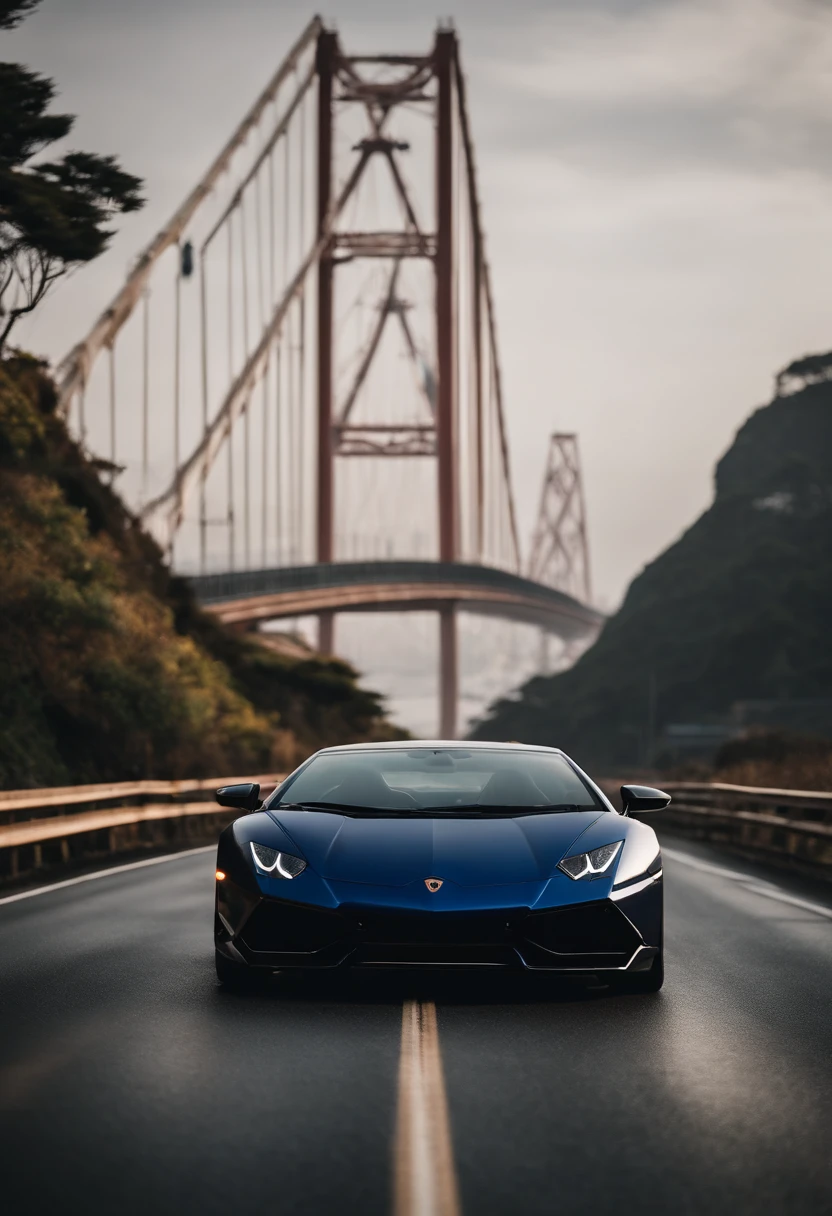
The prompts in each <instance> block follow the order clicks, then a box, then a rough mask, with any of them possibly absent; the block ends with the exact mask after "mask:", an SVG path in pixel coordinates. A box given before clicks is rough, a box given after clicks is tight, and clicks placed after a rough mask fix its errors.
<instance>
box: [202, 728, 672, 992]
mask: <svg viewBox="0 0 832 1216" xmlns="http://www.w3.org/2000/svg"><path fill="white" fill-rule="evenodd" d="M216 798H217V802H218V803H219V804H220V805H221V806H225V807H232V808H236V809H237V810H239V811H241V812H244V813H243V814H241V815H240V817H239V818H237V819H236V820H235V821H234V822H233V823H232V824H231V825H230V826H229V827H227V828H226V829H225V831H223V833H222V834H221V836H220V839H219V845H218V849H217V868H216V913H215V943H216V965H217V974H218V977H219V980H220V982H221V983H222V984H223V985H227V986H230V987H236V988H243V987H247V986H250V985H251V984H252V983H253V982H254V981H256V980H257V979H258V978H259V977H262V976H264V975H267V974H269V973H272V972H276V971H286V970H289V969H293V968H295V969H306V970H312V969H323V968H342V967H362V968H366V967H425V968H427V967H430V968H433V967H444V968H449V967H454V968H461V967H478V968H506V969H512V968H513V969H516V970H518V971H527V972H546V973H561V974H566V975H571V976H594V977H598V978H599V979H600V981H601V982H602V983H610V984H613V985H618V986H621V987H626V988H628V989H630V990H637V991H643V992H655V991H657V990H658V989H659V988H660V987H661V985H662V982H663V978H664V964H663V914H662V907H663V905H662V862H661V853H660V850H659V843H658V840H657V838H656V834H655V832H654V831H653V829H652V828H651V827H649V826H648V825H647V824H644V823H642V822H640V820H639V819H635V818H633V817H632V813H633V812H636V813H638V814H641V813H642V812H645V811H657V810H660V809H661V808H663V807H665V806H666V805H667V804H668V803H669V802H670V798H669V796H668V795H667V794H664V793H662V792H661V791H660V790H655V789H651V788H648V787H645V786H638V785H624V786H622V787H621V801H622V811H621V812H619V811H617V810H616V809H615V807H614V806H613V805H612V803H611V802H610V801H609V800H608V799H607V798H606V796H605V795H604V793H603V792H602V791H601V789H600V788H599V787H598V786H597V785H596V784H595V783H594V782H593V781H592V780H590V778H589V777H588V776H587V775H586V773H584V772H583V771H582V770H581V769H580V768H579V767H578V765H577V764H575V763H574V761H572V760H571V759H570V758H569V757H568V756H567V755H565V754H564V753H563V752H562V751H560V750H559V749H556V748H547V747H533V746H525V745H521V744H501V743H453V742H430V741H427V742H410V741H408V742H397V743H370V744H356V745H351V746H343V747H331V748H326V749H324V750H323V751H319V752H317V753H316V754H315V755H313V756H312V757H310V758H309V759H308V760H307V761H305V762H304V763H303V764H301V765H300V767H299V768H297V769H296V770H295V772H293V773H292V774H291V775H290V776H289V777H287V778H286V780H285V781H283V782H282V784H280V785H279V786H278V787H277V788H276V789H275V790H274V792H273V793H272V794H270V795H269V797H268V798H267V799H266V800H265V801H261V799H260V787H259V786H258V785H256V784H240V785H231V786H225V787H223V788H222V789H220V790H218V791H217V794H216Z"/></svg>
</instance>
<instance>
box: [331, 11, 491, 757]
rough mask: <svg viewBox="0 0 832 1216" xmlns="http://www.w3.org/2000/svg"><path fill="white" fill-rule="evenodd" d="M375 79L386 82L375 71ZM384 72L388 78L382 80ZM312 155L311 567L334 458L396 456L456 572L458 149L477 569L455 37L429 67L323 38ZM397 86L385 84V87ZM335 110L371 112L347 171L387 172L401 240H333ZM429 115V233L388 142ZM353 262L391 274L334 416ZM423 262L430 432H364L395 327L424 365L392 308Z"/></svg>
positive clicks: (370, 426)
mask: <svg viewBox="0 0 832 1216" xmlns="http://www.w3.org/2000/svg"><path fill="white" fill-rule="evenodd" d="M380 69H381V71H380ZM384 69H389V70H388V71H384ZM317 76H318V133H317V139H318V148H317V222H318V233H319V236H320V237H321V238H322V239H323V240H324V241H325V244H324V248H323V251H322V253H321V256H320V259H319V263H318V309H317V342H318V384H317V445H318V446H317V509H316V515H317V529H316V544H317V551H316V557H317V560H318V562H322V563H323V562H331V561H333V560H334V559H335V556H336V554H335V546H334V533H335V526H334V525H335V519H334V504H335V494H334V477H335V462H336V459H337V458H339V457H340V458H345V457H350V456H361V457H365V458H366V457H372V458H376V459H392V458H395V459H399V458H401V457H403V456H420V457H428V458H430V459H433V460H434V461H435V462H436V468H437V475H436V490H437V512H436V517H437V521H438V537H437V542H438V543H437V556H438V558H439V561H441V562H455V561H457V560H458V559H459V557H460V551H459V451H458V417H457V414H458V403H457V388H458V378H457V363H458V358H459V353H458V349H457V347H458V331H457V323H456V322H457V301H456V298H455V272H456V259H457V251H456V248H455V239H456V208H457V206H458V205H459V201H458V199H457V175H456V172H455V156H456V155H457V148H456V146H455V144H456V142H457V140H459V141H460V142H461V143H462V144H463V148H462V154H463V156H464V157H465V158H466V160H467V163H468V176H467V186H468V191H467V193H468V200H467V203H468V208H469V222H470V229H471V234H472V239H471V252H470V257H471V273H472V277H473V292H472V301H473V312H474V316H473V318H472V322H473V323H472V330H473V335H474V341H473V345H472V350H471V356H472V358H473V363H474V371H473V380H474V392H475V396H476V402H475V416H474V417H475V422H474V431H475V434H474V452H475V457H474V461H473V465H474V468H473V478H474V483H475V501H476V504H477V505H476V521H475V534H476V537H477V540H476V547H477V550H478V552H477V554H476V555H475V556H476V557H477V559H478V560H479V559H481V556H482V534H483V513H484V497H485V485H484V481H485V471H484V452H483V436H482V393H483V335H482V316H483V299H482V294H483V267H482V261H483V251H482V241H481V235H480V218H479V202H478V198H477V195H476V183H475V180H474V170H473V162H472V160H471V147H470V137H469V133H468V124H467V116H466V113H465V108H464V83H463V81H462V75H461V70H460V64H459V48H458V44H457V37H456V34H455V32H454V31H453V30H452V29H448V28H441V27H440V29H439V30H438V31H437V33H436V39H435V43H434V46H433V49H432V51H431V53H430V54H428V55H422V56H419V55H383V54H382V55H372V56H360V55H347V54H345V53H344V52H343V51H342V50H341V47H340V44H339V40H338V35H337V34H336V33H334V32H331V31H326V30H324V31H322V32H321V33H320V34H319V36H318V53H317ZM391 76H392V78H391ZM336 102H338V103H342V104H341V107H340V108H343V105H344V104H346V105H348V106H357V107H360V108H361V109H363V110H364V111H365V112H366V118H367V120H368V129H367V133H366V135H365V136H364V137H363V138H362V139H360V140H358V141H357V142H356V143H355V144H354V145H353V149H352V151H353V156H354V158H355V163H354V167H353V169H352V170H351V173H350V175H349V177H348V180H350V181H352V179H353V175H354V176H355V180H356V182H357V181H358V179H359V178H360V176H361V175H362V173H363V172H364V169H365V167H366V165H367V164H368V163H369V161H370V159H371V158H373V157H380V158H381V159H382V160H383V161H386V163H387V165H388V167H389V170H390V174H391V178H392V183H393V186H394V189H395V192H396V194H397V195H398V199H399V202H400V204H401V227H400V228H399V229H397V230H393V231H390V230H384V231H379V230H375V231H373V230H369V231H368V230H366V229H361V230H358V231H356V230H353V231H346V230H344V229H339V230H338V231H334V232H333V231H330V232H329V234H328V235H327V226H328V224H329V223H330V216H331V214H332V210H333V207H334V205H335V202H336V199H335V196H334V192H333V179H334V172H333V147H334V143H335V139H334V137H335V133H336V132H335V128H336V116H335V115H336V104H335V103H336ZM407 105H410V106H413V105H419V106H423V107H424V106H428V107H429V108H432V109H433V112H434V122H433V124H432V130H433V141H432V142H433V148H432V153H431V155H430V160H431V161H432V164H433V172H434V195H435V202H434V209H433V211H434V214H433V217H432V223H431V225H430V227H429V229H428V230H425V229H423V228H422V227H421V226H420V223H419V220H418V218H417V209H416V206H415V205H414V201H413V198H412V196H411V190H410V188H409V186H408V183H407V179H406V175H405V172H404V169H403V165H402V160H403V157H402V154H403V153H407V152H408V151H409V150H410V146H409V144H406V143H403V142H401V141H399V140H396V139H395V138H393V137H392V136H391V135H389V134H388V133H387V132H388V130H389V124H390V119H391V117H392V116H393V115H394V114H395V111H396V109H397V108H399V107H402V106H407ZM357 257H363V258H376V259H379V260H381V261H383V262H386V263H387V265H388V266H389V272H388V275H387V290H386V293H385V296H384V299H383V300H382V301H381V302H380V305H379V317H378V323H377V326H376V328H375V330H374V332H373V333H372V335H371V337H370V341H369V343H368V345H367V348H366V350H365V352H364V353H363V356H362V358H361V360H360V362H359V365H358V368H357V371H356V372H355V376H354V379H353V381H352V384H351V386H350V387H349V389H348V391H347V393H346V395H345V397H344V399H343V403H342V404H340V405H339V404H336V401H335V397H334V392H333V369H334V367H335V366H336V362H337V359H336V350H335V346H336V342H335V335H334V329H333V299H334V295H335V284H334V279H335V272H336V270H337V268H338V267H339V265H341V264H343V263H345V262H347V261H351V260H352V259H355V258H357ZM410 258H418V259H429V260H431V261H432V262H433V267H434V291H433V297H434V299H433V311H434V331H435V364H434V366H433V367H432V368H430V367H428V366H427V365H425V366H424V367H423V369H422V382H423V383H422V387H423V393H424V396H425V398H426V404H427V407H428V419H427V421H425V422H423V423H421V424H419V425H415V426H414V425H413V424H412V423H407V422H406V421H404V420H402V421H399V422H396V421H391V420H390V418H389V417H388V418H387V419H386V420H382V419H378V420H375V419H370V420H365V421H364V422H362V423H361V424H355V423H354V422H353V421H352V420H351V414H352V410H353V406H354V405H355V402H356V400H357V398H358V396H359V394H360V392H361V389H362V387H363V385H364V383H365V381H366V378H367V375H368V372H369V371H370V368H371V365H372V363H373V361H374V359H375V357H376V355H377V352H378V350H379V345H380V341H381V337H382V334H383V332H384V329H385V326H386V325H387V323H388V322H389V321H390V320H391V318H397V319H398V321H399V323H400V325H401V327H402V329H403V331H404V335H405V339H406V342H407V346H408V349H409V351H410V354H411V358H412V359H414V361H415V360H417V359H418V358H419V353H418V351H417V347H416V344H415V342H414V339H413V335H412V333H411V331H410V328H409V326H408V322H407V303H406V302H405V301H403V300H401V299H400V298H399V297H398V296H397V283H398V278H399V271H400V268H401V266H402V263H403V261H404V260H405V259H410ZM439 616H440V634H439V637H440V660H439V669H440V734H441V735H442V736H443V737H444V738H453V737H454V736H455V733H456V705H457V699H458V653H457V622H456V611H455V608H454V607H453V606H452V605H451V606H445V607H443V608H441V609H440V611H439ZM319 646H320V649H321V650H323V651H326V652H329V651H332V650H333V646H334V638H333V613H331V612H328V613H322V614H321V616H320V618H319Z"/></svg>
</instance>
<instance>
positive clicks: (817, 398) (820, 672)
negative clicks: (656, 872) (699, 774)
mask: <svg viewBox="0 0 832 1216" xmlns="http://www.w3.org/2000/svg"><path fill="white" fill-rule="evenodd" d="M716 488H717V493H716V498H715V501H714V503H713V505H712V506H711V507H710V508H709V510H707V511H706V512H705V513H704V515H702V516H701V518H700V519H699V520H697V522H696V523H695V524H694V525H693V526H692V527H691V528H690V529H689V530H688V531H687V532H686V533H685V534H684V535H683V536H682V537H681V538H680V539H679V540H678V541H677V542H676V543H675V544H674V545H672V546H671V547H670V548H669V549H668V550H667V551H666V552H665V553H663V554H662V555H661V556H660V557H659V558H658V559H656V560H655V561H654V562H652V563H651V564H650V565H649V566H648V567H647V568H646V569H645V570H644V571H643V572H642V573H641V574H640V575H639V576H638V578H636V579H635V581H634V582H633V583H632V585H631V586H630V588H629V590H628V592H627V595H626V597H625V600H624V603H623V604H622V606H621V608H620V610H619V611H618V612H617V613H616V614H615V616H613V617H612V618H611V619H610V620H609V621H608V622H607V624H606V626H605V628H604V630H603V632H602V634H601V636H600V638H599V639H598V641H597V642H596V644H595V645H594V646H593V647H592V648H591V649H590V650H589V651H587V653H586V654H585V655H584V656H583V657H582V658H581V659H580V660H579V662H578V663H576V665H575V666H574V667H573V668H572V669H571V670H570V671H567V672H564V673H562V674H560V675H557V676H554V677H546V678H544V677H537V678H535V679H533V680H531V681H529V682H528V683H527V684H526V685H525V687H524V688H523V689H522V690H521V692H520V696H519V699H517V700H509V699H506V700H503V701H500V702H498V703H497V704H496V705H494V706H492V707H491V710H490V711H489V714H488V716H487V717H486V718H485V719H484V721H483V722H481V723H480V724H479V725H478V727H477V728H476V730H475V732H474V733H475V736H476V737H479V738H498V739H499V738H502V739H504V738H514V739H520V740H524V741H529V742H539V743H548V744H556V745H559V746H563V747H565V748H567V749H568V750H570V751H572V752H573V753H574V754H575V755H576V757H577V758H578V759H579V760H584V761H585V762H586V763H587V764H593V765H597V766H600V767H601V768H606V769H607V771H613V770H614V768H615V767H617V766H622V767H623V766H627V765H634V764H636V765H637V764H643V763H644V762H645V759H646V752H647V739H646V734H647V729H648V727H647V721H648V715H649V713H650V709H649V705H650V699H651V691H650V690H651V683H652V682H653V681H655V690H656V694H657V696H656V706H655V709H656V714H657V719H656V729H657V733H660V732H661V730H662V729H663V727H664V726H665V725H666V724H668V723H671V722H690V721H700V722H701V721H709V720H716V719H719V718H722V717H724V716H725V715H726V714H727V713H728V712H729V711H730V707H731V705H732V704H733V702H735V701H738V700H745V699H757V698H761V699H764V698H801V697H828V696H830V690H832V646H830V643H829V622H830V620H832V561H831V560H830V555H831V554H832V385H830V384H829V383H820V384H817V385H813V386H810V387H808V388H806V389H804V390H803V391H802V392H799V393H796V394H794V395H793V396H791V397H786V398H775V400H774V401H773V402H772V403H771V404H770V405H768V406H766V407H764V408H763V409H760V410H758V411H757V412H756V413H755V414H753V415H752V417H751V418H750V419H749V420H748V421H747V422H746V424H745V425H744V426H743V427H742V429H741V430H740V432H739V434H738V435H737V438H736V440H735V442H734V444H733V445H732V447H731V448H730V450H729V451H728V452H727V453H726V455H725V456H724V457H723V459H722V460H721V461H720V463H719V466H718V468H717V473H716Z"/></svg>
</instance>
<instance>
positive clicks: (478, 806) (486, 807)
mask: <svg viewBox="0 0 832 1216" xmlns="http://www.w3.org/2000/svg"><path fill="white" fill-rule="evenodd" d="M424 809H425V811H428V812H429V811H460V812H463V811H477V812H478V813H479V814H482V813H483V812H486V813H487V812H492V813H493V814H495V815H500V814H503V813H504V812H506V811H512V812H514V811H524V812H527V813H528V814H534V813H535V812H540V813H541V814H545V813H546V812H548V811H594V810H596V809H597V808H596V807H594V806H579V805H578V803H577V802H546V803H539V804H531V805H530V804H529V803H528V802H524V803H522V804H517V805H514V804H512V803H509V802H507V803H505V804H497V803H493V802H492V803H483V802H464V803H456V804H454V805H452V806H426V807H425V808H424Z"/></svg>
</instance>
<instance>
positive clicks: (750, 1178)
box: [0, 842, 832, 1216]
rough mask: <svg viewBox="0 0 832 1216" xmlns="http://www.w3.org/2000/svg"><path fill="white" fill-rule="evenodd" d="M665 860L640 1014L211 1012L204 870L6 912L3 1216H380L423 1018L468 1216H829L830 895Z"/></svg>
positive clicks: (163, 868) (478, 1006)
mask: <svg viewBox="0 0 832 1216" xmlns="http://www.w3.org/2000/svg"><path fill="white" fill-rule="evenodd" d="M668 843H671V842H668ZM672 847H673V849H674V850H675V851H677V852H678V854H679V855H678V856H670V857H667V856H666V864H665V875H666V883H665V892H666V900H667V926H666V935H667V942H666V945H667V956H668V958H667V980H666V984H665V988H664V990H663V991H662V992H661V993H660V994H658V995H656V996H624V995H617V996H610V995H608V994H606V993H605V992H603V991H601V992H585V991H584V990H582V989H573V988H566V989H564V988H560V989H557V988H555V989H553V988H550V987H548V986H545V987H542V988H541V986H539V985H529V984H526V983H523V982H519V981H514V980H508V979H506V977H504V976H498V977H489V979H488V982H479V981H478V982H474V981H473V980H471V979H470V978H466V979H465V980H462V981H457V980H450V979H448V978H444V979H442V980H432V979H430V978H425V977H416V976H413V975H408V976H406V977H404V978H403V979H400V978H397V977H395V976H391V975H361V976H357V977H355V978H348V979H346V980H343V981H332V980H326V981H323V982H321V981H318V980H317V979H316V980H315V981H314V982H312V981H309V980H307V979H305V978H302V979H301V980H300V981H297V980H293V981H291V982H290V981H288V980H284V979H282V978H278V979H276V980H275V981H274V983H273V985H272V988H271V989H270V990H269V991H268V992H266V993H264V994H262V995H261V994H257V995H254V996H236V995H232V994H229V993H226V992H224V991H222V990H220V989H219V988H218V987H217V985H216V982H215V979H214V974H213V957H212V946H211V928H212V897H213V892H212V887H213V882H212V871H213V864H212V857H211V854H210V853H203V854H199V855H196V856H190V857H181V858H178V859H176V860H173V861H167V862H165V863H164V864H160V865H154V866H149V867H146V868H142V869H135V870H128V871H124V872H122V873H119V874H113V875H110V876H108V877H105V878H100V879H97V880H95V881H91V882H83V883H79V884H76V885H74V886H67V887H64V888H61V889H56V890H52V891H49V892H47V893H46V894H42V895H37V896H34V897H33V898H28V899H24V900H20V901H17V902H12V903H8V902H7V903H2V901H0V1204H2V1206H3V1210H4V1211H6V1212H9V1213H27V1214H29V1213H41V1212H44V1213H45V1212H49V1213H54V1212H60V1213H69V1214H74V1213H84V1214H85V1216H86V1214H97V1213H108V1214H109V1213H123V1214H125V1216H128V1214H132V1213H142V1214H143V1216H144V1214H147V1213H150V1214H151V1216H167V1214H168V1213H177V1214H178V1213H183V1212H184V1213H190V1212H194V1213H200V1214H201V1216H211V1214H213V1213H222V1214H223V1216H227V1214H228V1213H232V1212H240V1211H258V1212H274V1213H280V1214H281V1216H282V1214H294V1213H304V1214H309V1213H318V1212H321V1213H353V1212H356V1213H357V1212H361V1213H362V1214H364V1216H372V1214H373V1213H389V1212H390V1211H391V1203H392V1200H391V1195H392V1177H393V1173H394V1161H393V1156H394V1151H396V1150H395V1147H394V1124H395V1112H396V1103H397V1088H398V1085H399V1056H400V1051H401V1044H402V1002H403V1000H404V999H406V998H408V997H417V998H420V999H421V1000H424V1001H428V1002H430V1001H435V1003H436V1007H437V1011H438V1042H439V1051H440V1053H441V1062H442V1064H441V1066H442V1068H443V1069H444V1081H445V1091H446V1094H447V1109H448V1113H449V1120H448V1123H449V1128H450V1134H449V1139H450V1147H451V1150H452V1159H453V1161H454V1162H455V1168H456V1176H457V1179H458V1190H459V1196H460V1206H461V1210H462V1212H463V1213H465V1216H472V1214H474V1213H477V1216H514V1214H515V1213H530V1214H534V1216H537V1214H540V1216H544V1214H545V1216H551V1214H554V1213H558V1214H560V1213H565V1214H571V1213H591V1214H595V1213H600V1214H606V1213H610V1214H611V1216H612V1214H614V1216H622V1213H629V1212H637V1211H638V1212H662V1213H667V1212H671V1213H674V1214H675V1213H696V1214H700V1213H706V1214H707V1216H722V1214H723V1213H726V1214H730V1216H738V1214H739V1213H746V1212H748V1213H751V1212H754V1213H767V1214H772V1213H784V1214H785V1213H788V1214H789V1216H796V1214H800V1213H812V1214H813V1216H817V1214H818V1213H827V1212H832V1136H831V1135H830V1133H831V1132H832V1030H831V1029H830V1023H831V1022H832V916H830V915H823V914H822V912H823V909H824V908H826V909H832V890H830V891H828V892H827V891H825V890H823V889H819V890H815V891H811V890H809V891H807V889H806V888H805V886H803V885H801V884H800V883H798V882H797V881H796V880H794V879H790V878H789V877H788V876H780V877H774V878H773V879H772V876H771V875H770V874H766V875H765V879H766V880H767V881H768V882H770V883H772V882H773V883H774V884H775V885H774V886H770V887H766V886H765V885H764V884H761V883H760V881H759V871H755V870H754V869H753V867H750V866H747V865H745V864H744V863H742V862H737V861H735V860H734V859H732V858H730V857H726V856H725V855H720V854H718V853H716V852H708V851H706V850H702V849H698V850H697V849H694V848H693V847H692V846H690V845H687V844H682V843H673V846H672ZM683 858H684V859H683ZM691 862H693V863H694V864H691ZM703 865H704V867H705V868H702V867H703ZM713 866H716V867H717V870H718V871H720V872H714V870H713V869H712V868H708V867H713ZM721 871H728V875H726V873H724V872H721ZM730 874H733V875H734V876H729V875H730ZM784 897H785V901H784ZM792 899H793V900H796V901H797V902H788V901H789V900H792ZM812 905H815V909H814V910H813V907H812ZM523 978H524V977H521V980H522V979H523ZM425 1216H430V1211H429V1210H428V1211H427V1212H426V1213H425Z"/></svg>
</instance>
